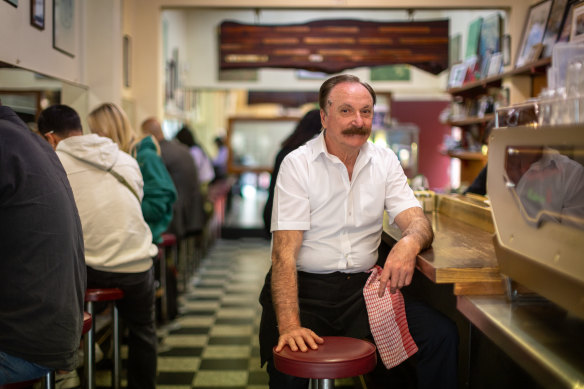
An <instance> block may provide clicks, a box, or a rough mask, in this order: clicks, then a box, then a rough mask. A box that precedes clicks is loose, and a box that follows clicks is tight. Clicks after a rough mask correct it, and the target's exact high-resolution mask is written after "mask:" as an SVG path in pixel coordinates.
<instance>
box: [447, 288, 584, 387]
mask: <svg viewBox="0 0 584 389" xmlns="http://www.w3.org/2000/svg"><path fill="white" fill-rule="evenodd" d="M457 308H458V310H459V311H460V312H462V314H464V316H466V318H467V319H468V320H469V321H470V322H471V323H472V324H473V325H475V326H476V327H477V328H478V329H479V330H481V331H482V332H483V333H484V334H485V335H487V336H488V337H489V338H490V339H491V340H492V341H493V342H494V343H495V344H497V345H498V346H499V347H500V348H501V349H502V350H503V351H505V352H506V353H507V354H508V355H509V356H510V357H511V358H512V359H513V360H515V361H516V362H517V363H518V364H519V365H520V366H522V367H523V368H524V369H525V370H526V371H527V372H528V373H529V374H530V375H531V376H532V377H534V379H535V380H536V381H538V382H540V383H541V384H542V385H543V386H545V387H549V388H574V389H583V388H584V320H581V319H579V318H576V317H574V316H570V315H569V314H567V313H566V312H565V311H563V310H560V309H559V308H557V306H554V305H552V304H522V303H514V304H510V303H508V302H507V300H506V299H505V297H503V296H458V298H457Z"/></svg>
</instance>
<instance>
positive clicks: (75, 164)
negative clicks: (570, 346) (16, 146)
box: [38, 105, 158, 389]
mask: <svg viewBox="0 0 584 389" xmlns="http://www.w3.org/2000/svg"><path fill="white" fill-rule="evenodd" d="M75 124H76V125H78V127H75V126H74V125H75ZM38 129H39V132H40V133H41V134H43V135H44V136H45V137H46V138H47V140H48V141H49V142H51V143H53V142H56V143H55V147H56V153H57V155H58V157H59V159H60V160H61V163H62V164H63V166H64V167H65V171H66V172H67V177H68V178H69V182H70V183H71V187H72V188H73V195H74V196H75V203H76V204H77V208H78V209H79V216H80V218H81V224H82V226H83V234H84V236H83V238H84V242H85V264H86V265H87V286H88V287H89V288H120V289H122V290H123V292H124V297H123V298H122V299H121V300H119V301H117V302H116V305H117V307H118V309H119V313H120V317H121V318H122V320H123V322H124V324H125V325H127V327H128V328H129V338H128V388H134V389H138V388H152V389H153V388H155V386H156V362H157V355H156V347H157V343H158V339H157V337H156V329H155V321H154V312H155V300H154V298H155V287H154V270H153V269H154V268H153V261H152V258H153V257H154V256H155V255H156V254H157V252H158V249H157V247H156V245H154V244H153V243H152V233H151V231H150V228H149V227H148V224H147V223H146V221H145V220H144V216H143V215H142V209H141V205H140V203H141V201H142V198H143V196H144V182H143V180H142V174H141V173H140V168H139V166H138V162H137V161H136V160H135V159H134V158H132V156H130V155H129V154H127V153H125V152H123V151H121V150H120V149H119V147H118V145H117V144H116V143H114V142H113V141H112V140H111V139H110V138H106V137H103V136H99V135H97V134H87V135H83V131H82V128H81V121H80V120H79V117H78V115H77V112H75V110H73V109H72V108H70V107H68V106H65V105H55V106H51V107H49V108H47V109H45V110H44V111H42V112H41V114H40V116H39V119H38Z"/></svg>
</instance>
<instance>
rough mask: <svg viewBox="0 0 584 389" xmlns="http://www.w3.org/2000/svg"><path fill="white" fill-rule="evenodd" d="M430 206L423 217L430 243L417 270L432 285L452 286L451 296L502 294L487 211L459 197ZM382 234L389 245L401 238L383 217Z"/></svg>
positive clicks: (418, 262)
mask: <svg viewBox="0 0 584 389" xmlns="http://www.w3.org/2000/svg"><path fill="white" fill-rule="evenodd" d="M434 204H435V205H434V209H435V210H434V211H432V212H427V213H426V214H427V216H428V218H429V219H430V220H431V222H432V228H433V230H434V242H433V244H432V247H431V248H429V249H428V250H425V251H423V252H421V253H420V254H419V255H418V259H417V263H416V267H417V269H418V270H419V271H421V272H422V273H423V274H424V275H425V276H426V277H428V278H429V279H430V280H431V281H432V282H434V283H437V284H445V283H452V284H454V294H455V295H476V294H483V295H484V294H503V293H504V288H503V281H502V277H501V275H500V274H499V266H498V264H497V259H496V257H495V249H494V246H493V230H494V228H493V224H492V221H491V214H490V209H489V207H488V206H487V205H486V204H480V202H478V201H475V200H473V199H469V198H465V197H463V196H437V197H436V200H435V202H434ZM383 232H384V233H383V235H382V239H383V240H384V241H385V242H386V243H387V244H389V245H392V244H393V243H395V242H396V241H397V240H399V239H400V238H401V231H400V230H399V228H397V227H396V226H390V225H389V224H388V221H387V216H386V218H385V219H384V223H383Z"/></svg>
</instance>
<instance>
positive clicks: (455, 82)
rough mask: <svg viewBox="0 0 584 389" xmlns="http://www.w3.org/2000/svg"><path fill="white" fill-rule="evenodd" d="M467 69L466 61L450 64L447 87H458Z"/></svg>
mask: <svg viewBox="0 0 584 389" xmlns="http://www.w3.org/2000/svg"><path fill="white" fill-rule="evenodd" d="M467 69H468V64H467V63H466V62H461V63H457V64H454V65H452V67H451V68H450V74H449V75H448V88H458V87H460V86H462V84H463V83H464V77H465V76H466V70H467Z"/></svg>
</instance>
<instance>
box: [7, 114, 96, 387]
mask: <svg viewBox="0 0 584 389" xmlns="http://www.w3.org/2000/svg"><path fill="white" fill-rule="evenodd" d="M0 166H2V173H1V174H0V220H1V222H0V236H1V238H0V253H2V254H1V256H0V385H3V384H6V383H10V382H18V381H26V380H31V379H35V378H38V377H42V376H43V375H45V374H46V373H48V372H49V371H51V370H65V371H74V369H75V368H76V367H77V365H78V355H77V350H78V349H79V340H80V339H81V327H82V325H83V305H84V295H85V288H86V273H85V263H84V253H83V231H82V227H81V222H80V220H79V214H78V212H77V208H76V207H75V200H74V199H73V193H72V191H71V186H70V185H69V181H68V180H67V174H66V173H65V170H64V169H63V166H62V165H61V162H59V158H57V155H56V154H55V152H54V151H53V150H51V147H50V146H49V145H48V144H47V142H45V141H44V140H43V139H42V138H41V137H40V136H38V135H37V134H35V133H33V132H32V131H30V130H29V129H28V127H27V126H26V124H25V123H24V122H23V121H22V120H21V119H20V118H19V117H18V116H17V115H16V113H15V112H14V111H13V110H12V109H11V108H9V107H6V106H0Z"/></svg>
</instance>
